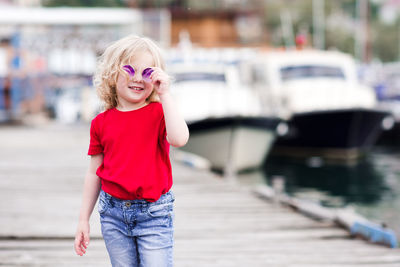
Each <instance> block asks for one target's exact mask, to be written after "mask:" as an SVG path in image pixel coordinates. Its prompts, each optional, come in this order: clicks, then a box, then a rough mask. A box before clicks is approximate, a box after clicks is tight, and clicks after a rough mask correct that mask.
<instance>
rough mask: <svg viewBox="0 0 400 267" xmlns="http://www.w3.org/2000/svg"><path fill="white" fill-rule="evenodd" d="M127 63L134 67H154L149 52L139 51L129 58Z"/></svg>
mask: <svg viewBox="0 0 400 267" xmlns="http://www.w3.org/2000/svg"><path fill="white" fill-rule="evenodd" d="M128 63H129V64H130V65H132V66H135V67H152V66H154V58H153V55H152V54H150V53H149V52H147V51H141V52H137V53H135V54H134V55H133V56H131V57H130V58H129V59H128Z"/></svg>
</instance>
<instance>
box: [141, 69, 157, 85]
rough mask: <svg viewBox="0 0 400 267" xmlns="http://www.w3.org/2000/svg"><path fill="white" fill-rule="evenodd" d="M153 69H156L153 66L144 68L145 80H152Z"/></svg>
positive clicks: (143, 75)
mask: <svg viewBox="0 0 400 267" xmlns="http://www.w3.org/2000/svg"><path fill="white" fill-rule="evenodd" d="M153 71H154V70H153V69H152V68H147V69H144V70H143V72H142V77H143V80H144V81H145V82H148V83H149V82H151V79H150V75H151V74H152V73H153Z"/></svg>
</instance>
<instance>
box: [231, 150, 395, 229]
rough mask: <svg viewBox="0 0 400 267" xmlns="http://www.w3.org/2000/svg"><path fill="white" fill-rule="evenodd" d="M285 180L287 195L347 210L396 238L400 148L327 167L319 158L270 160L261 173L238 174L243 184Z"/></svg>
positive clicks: (380, 151) (326, 163)
mask: <svg viewBox="0 0 400 267" xmlns="http://www.w3.org/2000/svg"><path fill="white" fill-rule="evenodd" d="M274 176H282V177H284V179H285V186H286V187H285V190H286V192H287V194H289V195H291V196H295V197H297V198H301V199H306V200H312V201H315V202H318V203H320V204H321V205H323V206H326V207H335V208H342V207H348V206H351V207H353V208H354V209H355V211H356V212H358V213H359V214H361V215H363V216H364V217H366V218H368V219H370V220H371V221H374V222H377V223H385V224H387V225H388V227H389V228H391V229H393V230H394V231H395V232H396V234H397V236H400V223H399V222H400V212H399V211H400V148H388V147H377V148H374V149H373V150H372V151H371V153H369V154H368V155H367V156H366V157H365V158H364V159H362V160H360V161H358V162H355V163H348V164H343V163H331V162H325V161H324V160H323V159H321V158H308V159H292V158H283V157H273V156H270V157H269V158H268V160H267V162H266V165H265V166H264V168H263V170H261V171H258V172H252V173H244V174H240V176H239V181H241V183H246V184H249V183H251V184H255V183H256V184H257V183H264V184H265V183H267V184H269V185H271V181H272V179H273V177H274Z"/></svg>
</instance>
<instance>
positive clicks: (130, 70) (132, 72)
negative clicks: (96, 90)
mask: <svg viewBox="0 0 400 267" xmlns="http://www.w3.org/2000/svg"><path fill="white" fill-rule="evenodd" d="M122 69H123V70H124V71H126V72H127V73H128V74H129V76H135V70H134V69H133V68H132V66H131V65H125V66H123V67H122Z"/></svg>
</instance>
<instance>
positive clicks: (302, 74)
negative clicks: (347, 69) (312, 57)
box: [280, 65, 345, 81]
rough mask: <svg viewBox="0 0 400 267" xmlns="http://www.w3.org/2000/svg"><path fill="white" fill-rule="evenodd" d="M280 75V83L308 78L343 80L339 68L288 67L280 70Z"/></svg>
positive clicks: (314, 66) (320, 66)
mask: <svg viewBox="0 0 400 267" xmlns="http://www.w3.org/2000/svg"><path fill="white" fill-rule="evenodd" d="M280 73H281V78H282V81H289V80H297V79H309V78H334V79H343V80H344V79H345V76H344V73H343V70H342V69H341V68H339V67H330V66H322V65H301V66H288V67H284V68H281V69H280Z"/></svg>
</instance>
